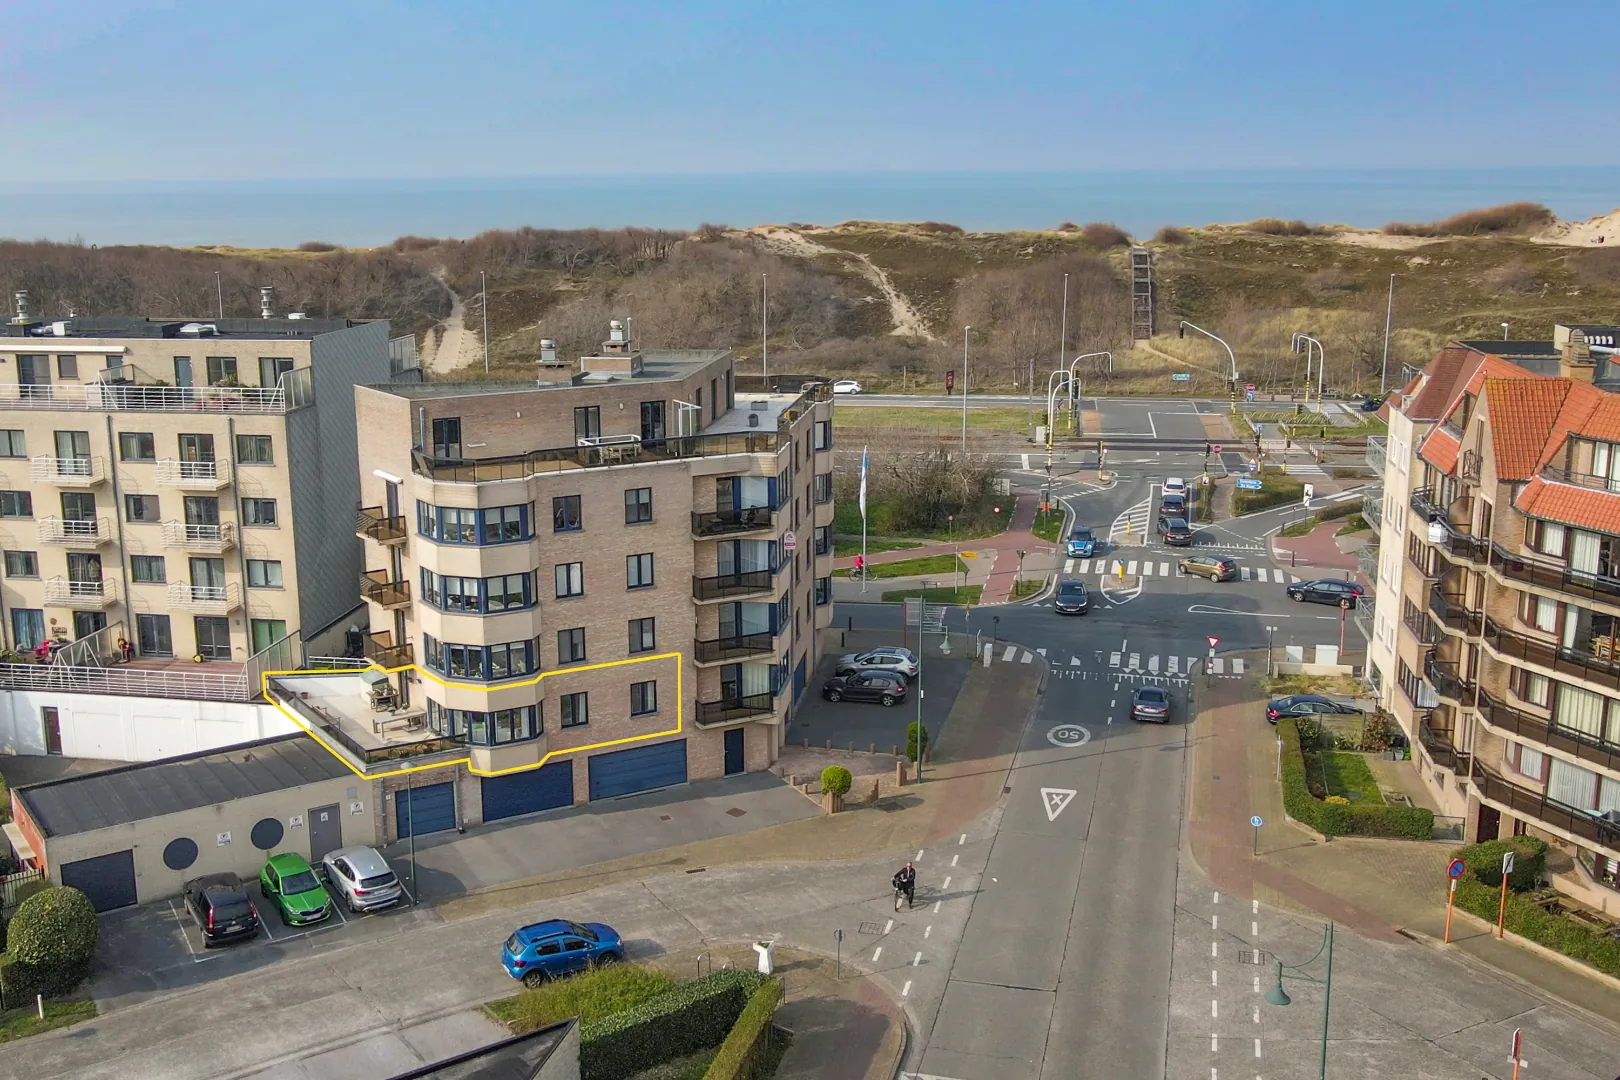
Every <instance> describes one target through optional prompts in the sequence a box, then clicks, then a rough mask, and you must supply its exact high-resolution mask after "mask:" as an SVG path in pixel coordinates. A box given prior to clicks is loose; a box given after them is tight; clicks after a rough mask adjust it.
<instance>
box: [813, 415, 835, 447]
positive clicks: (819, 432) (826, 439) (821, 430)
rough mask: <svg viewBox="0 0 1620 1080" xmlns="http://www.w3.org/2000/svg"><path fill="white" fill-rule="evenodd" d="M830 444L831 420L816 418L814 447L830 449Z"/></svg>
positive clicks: (831, 442)
mask: <svg viewBox="0 0 1620 1080" xmlns="http://www.w3.org/2000/svg"><path fill="white" fill-rule="evenodd" d="M832 444H833V441H832V421H831V420H817V421H816V449H817V450H830V449H832Z"/></svg>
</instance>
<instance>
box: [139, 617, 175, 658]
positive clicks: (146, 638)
mask: <svg viewBox="0 0 1620 1080" xmlns="http://www.w3.org/2000/svg"><path fill="white" fill-rule="evenodd" d="M135 647H136V648H138V649H139V650H140V651H141V655H142V656H173V655H174V638H173V637H172V636H171V635H170V632H169V617H168V616H167V615H136V616H135Z"/></svg>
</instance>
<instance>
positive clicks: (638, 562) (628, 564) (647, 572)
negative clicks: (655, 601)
mask: <svg viewBox="0 0 1620 1080" xmlns="http://www.w3.org/2000/svg"><path fill="white" fill-rule="evenodd" d="M652 585H653V557H652V552H650V551H649V552H647V553H645V554H642V555H627V556H625V560H624V586H625V588H627V589H650V588H652Z"/></svg>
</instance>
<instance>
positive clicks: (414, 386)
mask: <svg viewBox="0 0 1620 1080" xmlns="http://www.w3.org/2000/svg"><path fill="white" fill-rule="evenodd" d="M730 352H731V350H730V349H649V350H647V351H645V352H643V353H642V354H641V374H639V375H632V374H630V373H629V372H627V371H581V370H580V368H579V367H578V366H573V365H561V367H562V368H563V369H564V370H566V371H567V373H568V376H567V378H566V379H565V380H559V381H551V379H556V378H557V377H556V376H555V375H554V374H552V373H553V372H555V371H557V370H558V369H557V367H548V368H547V371H546V373H547V375H548V376H550V378H549V379H548V380H547V381H544V382H542V381H539V379H538V374H539V372H540V370H541V369H540V365H539V364H538V363H537V364H535V371H536V375H537V378H536V380H535V381H524V380H519V379H500V380H495V381H489V382H484V381H479V382H422V383H374V384H371V385H370V388H371V389H373V390H380V391H382V392H383V393H385V394H393V395H395V396H396V397H402V398H409V399H410V400H412V401H428V400H432V399H434V398H456V397H479V396H485V395H490V394H534V393H540V392H543V391H552V390H572V389H578V388H581V387H591V386H613V385H615V384H619V383H628V382H634V383H645V382H665V381H673V380H678V379H685V378H687V377H689V376H691V375H695V374H697V373H698V372H699V371H702V370H703V369H704V368H706V367H708V366H709V365H710V364H713V363H715V362H716V361H718V360H722V359H724V358H725V357H726V356H727V355H728V354H730ZM586 359H587V360H589V359H595V358H594V357H586ZM612 359H619V358H618V357H614V358H612Z"/></svg>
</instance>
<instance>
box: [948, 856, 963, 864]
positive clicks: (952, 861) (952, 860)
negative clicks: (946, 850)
mask: <svg viewBox="0 0 1620 1080" xmlns="http://www.w3.org/2000/svg"><path fill="white" fill-rule="evenodd" d="M961 857H962V856H960V855H952V856H951V865H952V866H955V865H956V860H957V859H960V858H961Z"/></svg>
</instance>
